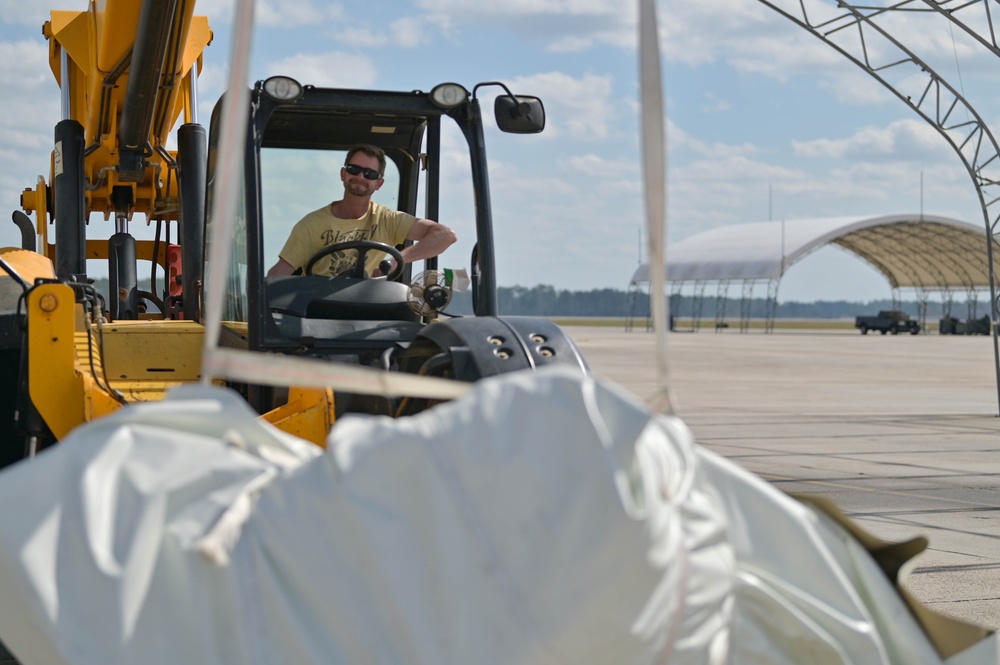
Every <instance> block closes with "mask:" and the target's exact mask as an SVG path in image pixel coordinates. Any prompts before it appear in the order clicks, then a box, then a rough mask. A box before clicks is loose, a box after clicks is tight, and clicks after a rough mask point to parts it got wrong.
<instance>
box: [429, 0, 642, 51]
mask: <svg viewBox="0 0 1000 665" xmlns="http://www.w3.org/2000/svg"><path fill="white" fill-rule="evenodd" d="M417 6H418V7H420V8H421V9H423V10H425V11H427V12H429V13H431V14H432V15H435V16H447V17H448V18H449V19H451V21H452V22H453V23H455V24H456V25H461V24H478V25H491V26H497V27H502V28H505V29H507V30H510V31H512V32H514V33H516V34H517V35H518V37H519V38H522V39H526V40H529V41H537V42H542V43H545V44H547V48H548V50H551V51H553V52H564V53H565V52H578V51H583V50H586V49H589V48H592V47H594V46H597V45H599V44H610V45H613V46H617V47H623V48H624V47H630V46H631V45H633V44H634V43H635V33H636V28H635V21H636V8H635V3H633V2H626V3H609V2H606V0H508V1H506V2H477V1H474V0H417Z"/></svg>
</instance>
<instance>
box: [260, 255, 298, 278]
mask: <svg viewBox="0 0 1000 665" xmlns="http://www.w3.org/2000/svg"><path fill="white" fill-rule="evenodd" d="M293 272H295V266H293V265H292V264H291V263H289V262H288V261H286V260H284V259H283V258H280V257H279V258H278V262H277V263H275V264H274V265H273V266H271V269H270V270H268V271H267V276H268V277H278V276H280V275H291V274H292V273H293Z"/></svg>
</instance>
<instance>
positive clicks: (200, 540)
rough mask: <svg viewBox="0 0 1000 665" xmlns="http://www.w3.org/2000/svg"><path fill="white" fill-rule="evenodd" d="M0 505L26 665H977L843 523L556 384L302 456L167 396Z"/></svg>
mask: <svg viewBox="0 0 1000 665" xmlns="http://www.w3.org/2000/svg"><path fill="white" fill-rule="evenodd" d="M0 504H2V505H4V506H8V507H9V510H8V511H7V512H6V514H5V516H4V519H3V520H0V639H2V640H3V642H4V643H5V644H6V645H7V646H8V647H10V649H11V651H12V652H13V653H14V654H15V655H16V656H17V657H18V658H19V660H20V661H21V662H22V663H23V664H24V665H35V664H42V663H44V664H46V665H116V664H123V665H124V664H125V663H143V664H144V665H174V664H176V663H199V664H201V665H231V664H232V663H244V664H249V665H254V664H257V663H260V664H261V665H264V664H267V665H273V664H274V663H288V664H298V663H317V664H320V663H324V664H325V663H416V664H420V663H426V664H428V665H431V664H433V665H449V664H452V663H454V664H456V665H457V664H466V663H486V664H488V663H498V664H499V663H504V664H513V665H531V664H535V663H538V664H539V665H541V664H549V663H580V664H585V663H601V664H603V663H623V664H628V663H636V664H646V663H649V664H652V663H671V664H674V665H678V664H692V665H693V664H697V665H715V664H718V665H721V664H722V663H731V664H734V665H740V664H749V663H770V664H777V665H782V664H787V665H792V664H801V663H826V664H837V663H841V664H847V663H851V664H887V663H894V664H898V665H904V664H905V665H919V664H937V663H948V664H949V665H985V664H987V663H989V664H991V665H996V663H997V662H998V645H997V639H996V635H995V634H991V633H988V632H987V631H985V630H982V629H978V628H974V627H970V626H967V625H965V624H961V625H958V624H956V623H955V622H951V623H948V624H947V625H946V627H945V630H944V631H943V632H942V634H944V635H945V636H947V638H948V639H950V640H951V643H950V644H945V645H943V646H942V645H941V644H939V645H938V646H934V645H933V644H932V642H931V640H930V639H929V638H928V634H929V633H927V632H925V630H924V629H922V628H921V624H920V623H918V621H917V620H916V619H915V618H914V617H915V615H914V613H913V611H914V610H913V606H912V605H910V604H908V603H907V602H906V601H905V600H904V599H903V598H902V597H901V595H900V594H899V593H898V592H897V590H896V589H895V588H894V585H893V582H894V580H893V577H894V576H895V573H892V574H889V573H887V572H885V571H883V569H882V568H880V567H879V566H877V565H876V563H875V560H874V559H873V558H872V556H870V555H869V553H868V551H867V550H866V549H865V548H864V547H863V546H862V543H861V541H860V540H858V539H856V538H855V537H852V536H851V535H850V533H849V531H848V530H847V529H845V528H844V527H843V526H841V523H839V522H837V521H836V520H834V519H831V518H830V517H829V516H828V515H827V514H826V513H823V512H819V511H817V510H814V509H812V508H810V507H808V506H806V505H804V504H802V503H799V502H797V501H795V500H793V499H791V498H789V497H788V496H786V495H784V494H782V493H781V492H779V491H778V490H777V489H775V488H773V487H772V486H770V485H769V484H767V483H766V482H764V481H763V480H761V479H759V478H757V477H755V476H752V475H751V474H749V473H747V472H745V471H743V470H741V469H739V468H738V467H736V466H735V465H733V464H732V463H730V462H728V461H726V460H725V459H723V458H721V457H719V456H717V455H714V454H713V453H711V452H709V451H707V450H705V449H702V448H700V447H699V446H697V445H696V444H695V443H694V441H693V440H692V438H691V434H690V432H689V431H688V430H687V428H685V426H684V424H683V423H682V422H681V421H680V420H679V419H677V418H673V417H664V416H656V415H653V414H651V413H650V412H649V411H647V410H646V409H645V408H644V407H643V406H641V405H639V404H638V403H636V402H634V401H633V400H632V399H631V398H629V397H627V396H626V395H624V393H622V392H620V391H619V390H618V389H616V388H615V387H614V386H610V385H607V384H603V383H601V382H598V381H595V380H593V379H590V378H587V377H584V376H581V375H579V374H576V373H571V372H569V371H568V370H565V369H560V368H553V369H548V370H543V371H539V372H521V373H515V374H508V375H504V376H500V377H496V378H492V379H485V380H483V381H480V382H478V383H477V384H475V387H474V389H473V390H472V392H471V393H469V394H468V395H467V396H465V397H462V398H460V399H458V400H455V401H454V402H450V403H447V404H441V405H438V406H436V407H435V408H433V409H431V410H429V411H426V412H424V413H422V414H420V415H418V416H414V417H411V418H405V419H399V420H393V419H390V418H385V417H357V416H354V417H348V418H344V419H342V420H341V421H339V423H338V424H337V425H336V426H335V427H334V429H333V432H332V433H331V436H330V439H329V440H328V445H327V449H326V451H325V453H324V452H322V451H320V449H319V448H316V447H313V446H311V444H307V443H305V442H303V441H301V440H298V439H295V438H293V437H290V436H289V435H287V434H284V433H282V432H280V431H278V430H276V429H275V428H273V427H271V426H270V425H267V424H266V423H262V422H261V421H260V420H259V419H258V418H257V417H256V414H254V413H253V412H252V411H251V410H250V409H249V408H248V407H247V406H246V404H245V403H244V402H243V401H242V400H240V399H239V397H238V396H236V395H235V394H234V393H231V392H229V391H227V390H224V389H221V388H214V387H201V386H188V387H183V388H178V389H176V390H175V391H173V392H171V393H170V394H169V395H168V398H167V399H166V400H164V401H162V402H156V403H148V404H136V405H133V406H130V407H128V408H125V409H122V410H120V411H118V412H116V413H115V414H113V415H110V416H108V417H106V418H103V419H101V420H98V421H95V422H93V423H90V424H88V425H85V426H83V427H81V428H79V429H77V430H76V431H75V432H73V433H72V434H71V435H70V436H69V437H67V438H66V439H65V440H64V441H63V442H61V443H60V444H59V445H57V446H55V447H54V448H51V449H48V450H46V451H44V452H42V453H41V454H40V455H39V456H38V457H36V458H34V459H32V460H28V461H25V462H21V463H18V464H16V465H13V466H11V467H8V468H7V469H5V470H4V471H3V472H0ZM917 549H919V547H918V548H917ZM912 553H913V552H912V550H911V551H910V552H909V555H912ZM907 556H908V555H907ZM902 559H905V556H904V557H903V558H902ZM902 559H901V560H902ZM927 625H930V624H927Z"/></svg>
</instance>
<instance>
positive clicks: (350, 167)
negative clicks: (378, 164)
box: [344, 164, 382, 180]
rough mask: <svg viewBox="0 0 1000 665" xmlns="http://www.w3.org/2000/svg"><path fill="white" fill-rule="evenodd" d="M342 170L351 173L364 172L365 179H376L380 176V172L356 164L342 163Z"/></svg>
mask: <svg viewBox="0 0 1000 665" xmlns="http://www.w3.org/2000/svg"><path fill="white" fill-rule="evenodd" d="M344 170H345V171H347V172H348V173H350V174H351V175H358V174H359V173H364V174H365V180H378V179H379V178H381V177H382V174H381V173H379V172H378V171H376V170H375V169H366V168H365V167H363V166H358V165H357V164H344Z"/></svg>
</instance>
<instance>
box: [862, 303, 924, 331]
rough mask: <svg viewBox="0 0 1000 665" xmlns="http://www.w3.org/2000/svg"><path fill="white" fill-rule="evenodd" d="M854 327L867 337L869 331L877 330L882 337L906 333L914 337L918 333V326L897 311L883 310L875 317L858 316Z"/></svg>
mask: <svg viewBox="0 0 1000 665" xmlns="http://www.w3.org/2000/svg"><path fill="white" fill-rule="evenodd" d="M854 327H855V328H857V329H859V330H860V331H861V334H862V335H867V334H868V331H869V330H877V331H878V332H880V333H882V334H883V335H884V334H886V333H892V334H893V335H896V334H899V333H901V332H908V333H910V334H911V335H916V334H917V333H918V332H920V324H919V323H917V322H916V321H914V320H913V319H911V318H910V317H909V316H907V314H906V313H905V312H901V311H899V310H894V309H893V310H889V309H884V310H882V311H880V312H879V313H878V314H877V315H875V316H858V317H855V319H854Z"/></svg>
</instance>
